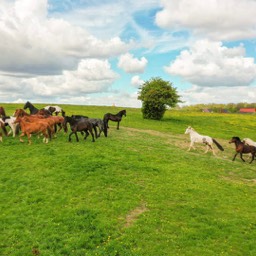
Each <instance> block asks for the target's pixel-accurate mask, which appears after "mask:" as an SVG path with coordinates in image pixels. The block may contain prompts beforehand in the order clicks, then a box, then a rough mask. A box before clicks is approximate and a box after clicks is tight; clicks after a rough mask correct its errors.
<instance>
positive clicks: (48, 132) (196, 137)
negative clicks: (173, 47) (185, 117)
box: [0, 101, 256, 163]
mask: <svg viewBox="0 0 256 256" xmlns="http://www.w3.org/2000/svg"><path fill="white" fill-rule="evenodd" d="M26 109H29V112H30V113H27V112H26V111H25V110H26ZM59 114H61V115H59ZM123 116H126V110H125V109H124V110H121V111H119V112H118V113H117V114H111V113H106V114H105V115H104V116H103V119H100V118H89V117H88V116H84V115H72V116H66V113H65V111H64V110H63V109H62V108H61V107H59V106H46V107H44V108H42V109H38V108H36V107H35V106H34V105H33V104H31V103H30V102H29V101H27V102H26V103H25V105H24V107H23V109H16V111H15V112H14V114H13V116H7V115H6V112H5V109H4V108H3V107H1V106H0V142H2V140H3V134H4V135H6V136H8V135H10V134H11V133H13V136H14V137H15V136H16V135H18V134H19V133H20V135H19V138H20V141H21V142H24V141H23V139H22V137H23V136H27V138H28V143H29V144H31V136H32V135H33V134H41V135H43V142H45V143H48V141H49V140H51V139H52V137H53V136H56V133H58V132H59V131H60V130H61V129H63V130H64V132H65V133H67V132H68V125H67V124H69V126H70V130H71V131H70V133H69V135H68V141H71V136H72V135H73V134H74V135H75V137H76V141H79V139H78V135H77V133H78V132H80V133H81V134H82V135H84V134H85V135H84V139H86V138H87V137H88V136H89V135H91V137H92V141H93V142H94V141H95V138H99V137H100V135H101V133H102V132H103V133H104V136H105V137H107V136H108V129H109V126H108V122H109V120H111V121H114V122H117V127H116V128H117V129H119V125H120V122H121V120H122V117H123ZM7 125H9V126H10V128H11V129H10V131H9V132H7V129H6V126H7ZM185 134H189V136H190V145H189V148H188V151H190V150H191V148H193V149H195V147H194V144H195V143H202V144H205V145H206V151H205V153H207V152H208V151H209V150H211V151H212V153H213V155H216V153H215V151H214V148H213V144H215V145H216V146H217V147H218V149H219V150H221V151H224V149H223V147H222V146H221V145H220V143H218V142H217V141H216V140H215V139H214V138H212V137H210V136H206V135H201V134H199V133H198V132H196V131H195V129H193V128H192V127H191V126H189V127H188V128H187V129H186V130H185ZM229 143H234V145H235V151H236V152H235V155H234V157H233V159H232V160H233V161H234V160H235V158H236V156H237V155H238V154H239V155H240V158H241V159H242V161H243V162H245V160H244V158H243V154H250V155H251V161H250V163H252V161H253V160H254V158H255V155H256V142H254V141H253V140H251V139H249V138H245V139H243V140H241V139H240V138H239V137H236V136H234V137H232V138H231V140H230V141H229Z"/></svg>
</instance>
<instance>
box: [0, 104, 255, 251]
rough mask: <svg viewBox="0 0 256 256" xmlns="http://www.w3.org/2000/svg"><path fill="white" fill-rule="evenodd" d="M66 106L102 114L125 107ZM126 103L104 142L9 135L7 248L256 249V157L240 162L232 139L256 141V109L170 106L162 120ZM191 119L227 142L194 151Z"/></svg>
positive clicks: (1, 240)
mask: <svg viewBox="0 0 256 256" xmlns="http://www.w3.org/2000/svg"><path fill="white" fill-rule="evenodd" d="M0 105H1V106H3V107H4V108H5V110H6V112H7V114H8V115H11V114H12V113H13V112H14V111H15V109H17V108H22V107H23V104H0ZM35 106H36V107H37V108H41V107H43V106H45V105H42V104H35ZM61 106H62V107H63V109H64V110H65V111H66V115H72V114H83V115H88V116H89V117H95V118H102V117H103V115H104V113H106V112H111V113H117V112H118V111H120V110H121V109H122V108H117V107H99V106H75V105H61ZM126 110H127V117H123V119H122V122H121V123H120V130H116V123H114V122H110V123H109V124H110V129H109V132H108V137H107V138H105V137H104V136H103V135H102V136H101V137H100V138H98V139H97V140H96V142H95V143H92V142H91V137H90V136H89V137H88V138H87V140H86V141H84V140H83V138H82V136H81V135H79V138H80V141H79V142H76V141H75V137H73V139H72V142H68V134H65V133H64V132H63V131H61V132H60V133H59V134H58V135H57V138H54V139H52V141H50V142H49V143H48V144H44V143H42V138H37V137H36V136H33V137H32V145H28V143H27V139H26V138H25V139H24V141H25V142H24V143H21V142H19V139H18V137H15V138H13V137H12V136H10V137H3V142H2V143H1V144H0V147H1V154H0V164H1V171H0V179H1V182H0V200H1V211H0V229H1V232H0V255H10V256H29V255H40V256H62V255H65V256H85V255H86V256H94V255H102V256H142V255H143V256H158V255H159V256H163V255H171V256H172V255H182V256H183V255H185V256H187V255H191V256H192V255H193V256H194V255H200V256H202V255H207V256H209V255H214V256H215V255H241V256H242V255H256V244H255V241H256V218H255V212H256V200H255V195H256V161H254V162H253V163H252V164H249V163H248V162H249V160H248V159H247V157H246V156H245V159H246V160H247V162H246V163H243V162H242V161H241V159H240V158H239V156H238V157H237V159H236V160H235V161H234V162H232V158H233V155H234V152H235V150H234V145H233V144H229V143H228V141H229V140H230V138H231V137H232V136H239V137H241V138H244V137H249V138H251V139H253V140H254V141H256V134H255V127H256V116H254V115H239V114H214V113H191V112H184V111H175V110H168V111H167V112H166V114H165V117H164V119H163V120H162V121H154V120H144V119H142V115H141V111H140V109H133V108H126ZM189 125H191V126H192V127H193V128H195V130H196V131H197V132H199V133H200V134H204V135H209V136H211V137H213V138H215V139H216V140H217V141H218V142H219V143H220V144H221V145H222V146H223V147H224V149H225V151H224V152H221V151H217V148H216V147H215V149H216V151H217V156H216V157H214V156H213V155H212V153H211V152H209V153H207V154H204V153H203V152H204V146H203V145H196V148H197V149H196V150H191V151H190V152H187V149H188V145H189V137H188V135H185V134H184V131H185V129H186V128H187V126H189Z"/></svg>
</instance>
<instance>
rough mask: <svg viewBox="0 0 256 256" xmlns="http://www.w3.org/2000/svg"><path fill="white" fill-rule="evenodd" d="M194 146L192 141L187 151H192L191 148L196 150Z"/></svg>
mask: <svg viewBox="0 0 256 256" xmlns="http://www.w3.org/2000/svg"><path fill="white" fill-rule="evenodd" d="M193 144H194V142H193V141H191V142H190V145H189V148H188V150H187V151H190V149H191V148H194V146H193Z"/></svg>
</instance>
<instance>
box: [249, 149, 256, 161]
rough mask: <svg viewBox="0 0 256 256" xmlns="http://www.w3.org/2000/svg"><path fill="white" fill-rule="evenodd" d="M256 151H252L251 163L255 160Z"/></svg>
mask: <svg viewBox="0 0 256 256" xmlns="http://www.w3.org/2000/svg"><path fill="white" fill-rule="evenodd" d="M255 153H256V152H255V151H254V152H252V160H251V162H250V164H251V163H252V161H253V160H254V157H255Z"/></svg>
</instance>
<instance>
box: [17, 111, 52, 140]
mask: <svg viewBox="0 0 256 256" xmlns="http://www.w3.org/2000/svg"><path fill="white" fill-rule="evenodd" d="M28 118H29V117H27V116H26V117H17V118H16V120H15V123H19V124H20V128H21V134H20V142H24V141H23V140H22V137H23V136H25V135H27V138H28V143H29V144H31V134H40V133H42V134H43V135H44V139H43V142H45V143H48V140H49V137H50V136H51V133H52V131H51V127H50V125H49V123H48V122H46V121H45V120H44V119H42V118H38V119H37V120H36V119H34V120H33V121H32V120H31V119H30V120H28Z"/></svg>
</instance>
